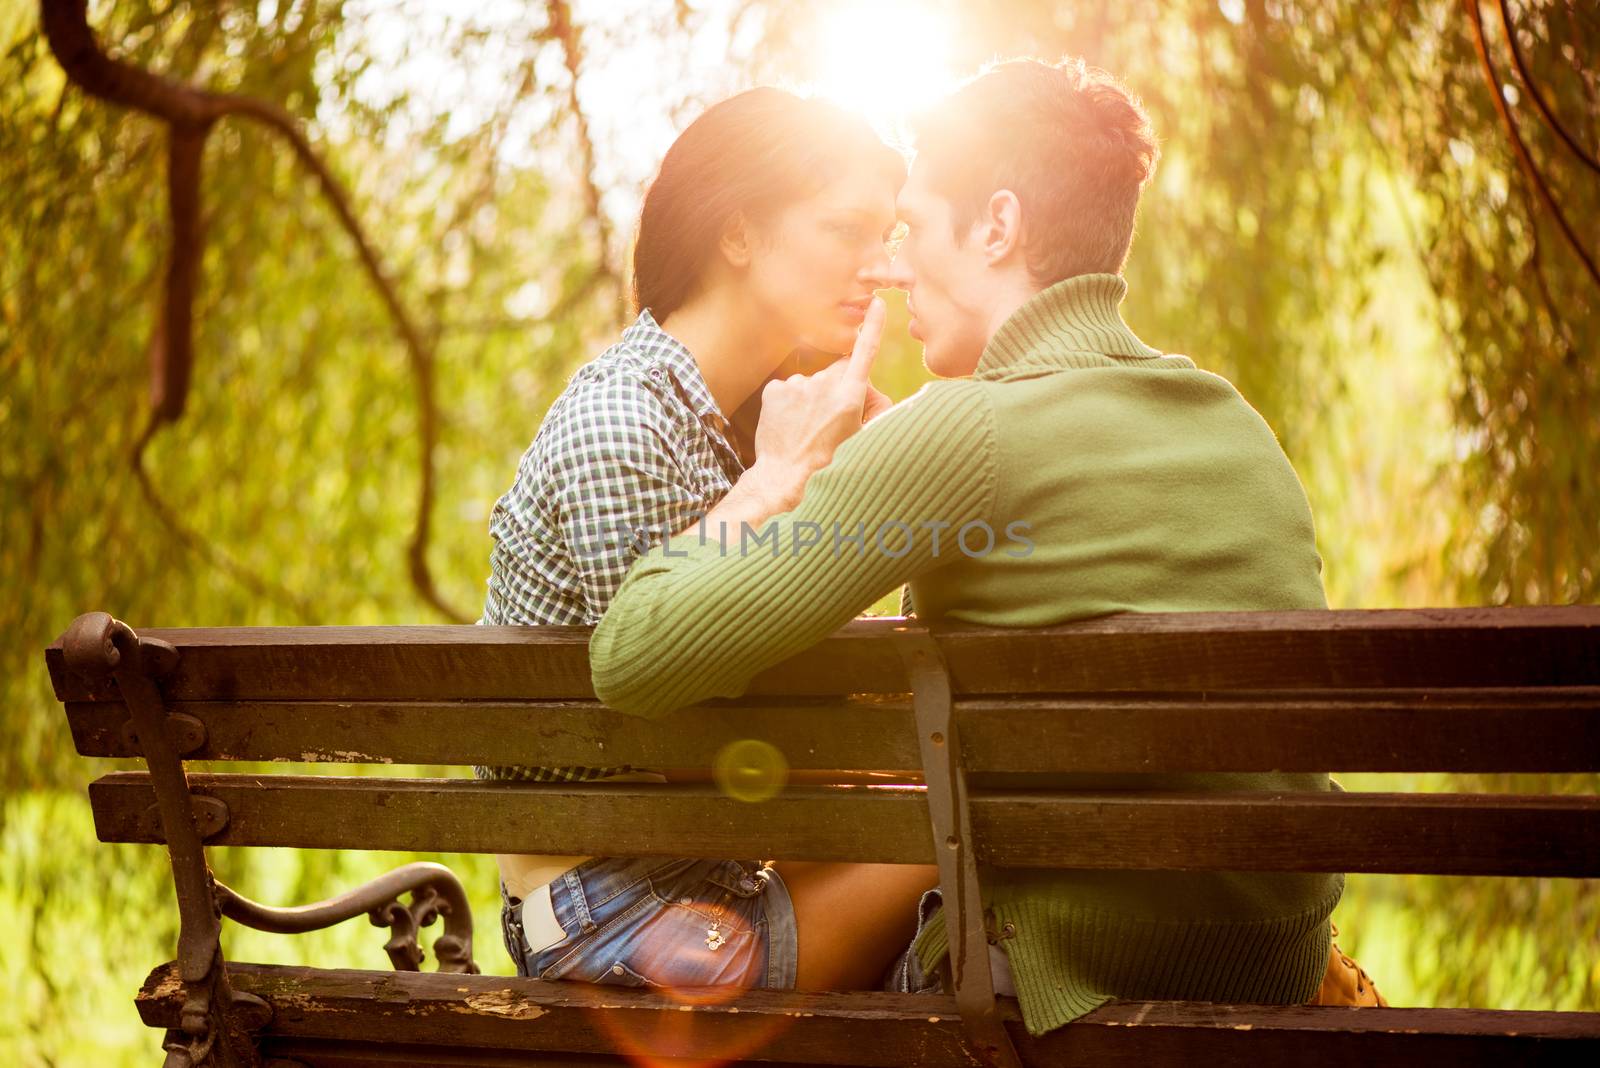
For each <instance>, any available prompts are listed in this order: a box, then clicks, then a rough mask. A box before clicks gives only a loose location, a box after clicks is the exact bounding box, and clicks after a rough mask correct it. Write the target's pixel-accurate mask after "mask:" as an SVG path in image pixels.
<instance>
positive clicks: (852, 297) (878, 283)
mask: <svg viewBox="0 0 1600 1068" xmlns="http://www.w3.org/2000/svg"><path fill="white" fill-rule="evenodd" d="M898 192H899V183H898V182H897V181H894V180H892V179H891V178H890V177H889V176H888V175H887V174H885V173H883V170H882V168H872V167H868V166H866V165H861V166H858V167H856V168H855V169H854V170H852V171H848V172H845V173H843V174H841V175H840V176H839V177H837V178H835V179H833V180H832V181H830V182H829V183H828V184H827V185H826V186H824V187H823V188H822V190H821V191H820V192H818V193H817V194H816V195H814V196H812V197H809V198H808V199H806V200H802V201H798V202H796V203H794V204H791V205H789V206H788V207H786V208H784V209H782V210H781V211H779V212H778V213H777V214H776V215H775V216H773V217H772V218H771V219H768V220H766V221H765V223H764V224H763V225H758V226H756V227H754V228H753V231H752V234H751V238H752V249H751V258H750V264H749V269H748V272H747V273H746V275H745V283H746V285H747V287H748V289H749V296H750V299H751V301H752V303H753V304H754V305H755V306H756V307H757V308H759V309H760V311H761V314H762V319H763V321H764V322H768V323H771V324H772V327H773V329H774V330H775V331H782V332H783V333H784V334H785V340H786V342H787V343H788V344H789V347H791V348H793V347H798V346H802V345H805V346H810V347H811V348H816V349H821V350H822V351H824V352H836V353H842V352H849V351H850V349H851V347H852V346H853V345H854V344H855V338H856V329H857V328H858V327H859V326H860V325H861V320H862V319H863V318H864V317H865V315H866V312H867V305H868V304H869V303H870V302H871V300H872V293H873V290H876V289H882V288H884V287H885V286H886V285H888V282H887V280H886V279H887V276H888V273H889V252H888V247H887V241H888V237H889V234H890V231H892V230H893V228H894V224H895V214H894V211H895V207H894V201H895V195H896V194H897V193H898Z"/></svg>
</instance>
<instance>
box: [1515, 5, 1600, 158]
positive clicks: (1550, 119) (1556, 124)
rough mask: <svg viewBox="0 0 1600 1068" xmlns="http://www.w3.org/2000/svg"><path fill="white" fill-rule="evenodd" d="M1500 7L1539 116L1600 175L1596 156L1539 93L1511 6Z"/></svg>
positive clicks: (1523, 76) (1517, 66)
mask: <svg viewBox="0 0 1600 1068" xmlns="http://www.w3.org/2000/svg"><path fill="white" fill-rule="evenodd" d="M1499 7H1500V25H1501V26H1503V27H1504V28H1505V33H1506V43H1507V44H1508V45H1510V46H1511V61H1512V63H1514V64H1515V65H1516V68H1517V75H1518V77H1520V78H1521V79H1522V84H1523V85H1525V86H1527V88H1528V95H1529V96H1531V97H1533V103H1534V106H1535V107H1537V108H1538V109H1539V114H1540V115H1543V116H1544V121H1545V124H1546V125H1548V126H1549V127H1550V129H1552V130H1554V131H1555V134H1556V136H1557V137H1559V138H1561V140H1562V141H1564V142H1565V143H1566V146H1567V147H1568V148H1570V149H1572V154H1573V155H1575V156H1577V157H1578V159H1580V160H1582V161H1583V164H1584V166H1586V167H1588V168H1589V169H1590V170H1592V171H1594V172H1595V173H1596V174H1600V160H1597V159H1595V157H1594V155H1593V154H1592V153H1590V152H1589V150H1588V149H1586V148H1584V147H1583V146H1582V145H1580V144H1579V143H1578V139H1577V138H1575V137H1573V136H1572V134H1571V133H1570V132H1568V130H1567V128H1566V127H1565V126H1564V125H1562V123H1561V120H1560V119H1559V118H1557V117H1556V113H1555V109H1554V108H1552V107H1551V106H1550V104H1549V102H1548V101H1547V100H1545V98H1544V94H1543V93H1541V92H1540V91H1539V86H1538V84H1537V83H1536V82H1535V81H1534V80H1533V74H1532V73H1531V72H1530V71H1529V70H1528V63H1527V60H1526V59H1524V57H1523V55H1522V46H1521V45H1520V44H1518V43H1517V29H1516V27H1515V26H1513V25H1512V24H1511V8H1510V6H1509V5H1508V4H1507V3H1506V0H1499Z"/></svg>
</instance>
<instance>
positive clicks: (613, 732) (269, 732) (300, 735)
mask: <svg viewBox="0 0 1600 1068" xmlns="http://www.w3.org/2000/svg"><path fill="white" fill-rule="evenodd" d="M170 709H171V711H172V712H174V713H178V714H182V715H188V716H193V717H195V718H196V719H198V720H200V722H202V723H204V724H205V725H206V744H205V746H204V747H203V748H202V749H200V750H198V751H196V752H194V753H191V754H189V756H188V758H187V759H189V760H200V761H205V760H287V761H302V762H321V761H331V762H338V763H358V764H446V765H471V764H531V765H538V766H544V767H560V766H564V765H569V764H577V765H583V766H591V767H593V766H601V767H603V766H615V765H619V764H631V765H634V766H636V767H655V768H708V767H711V766H712V762H713V760H714V759H715V758H716V755H717V753H718V752H720V751H721V749H722V747H723V746H725V745H727V744H728V743H730V742H734V741H738V740H741V739H746V738H760V739H761V740H763V741H765V742H768V743H769V744H771V745H774V746H776V747H777V748H778V750H779V751H780V752H781V753H782V754H783V756H784V758H785V759H786V760H787V762H788V765H789V766H790V767H791V768H795V769H818V770H836V769H848V768H872V769H888V768H898V769H908V768H917V767H920V765H921V756H920V754H919V753H918V752H917V739H916V733H915V726H914V723H913V721H912V716H911V706H910V702H909V701H908V700H907V699H906V698H904V697H901V696H876V697H874V696H862V697H853V698H852V697H834V698H826V699H820V700H817V701H814V702H810V703H805V702H799V701H794V702H784V703H782V704H769V705H756V706H753V705H750V704H748V703H745V704H740V705H734V704H720V703H719V704H712V705H706V706H702V707H700V708H697V709H696V710H695V711H694V712H693V713H690V714H688V715H685V716H680V717H674V718H672V719H669V720H665V721H660V722H657V721H651V720H645V719H640V718H639V717H637V716H628V715H623V714H622V713H620V712H613V711H612V710H611V709H608V708H606V707H605V706H604V705H601V704H597V703H595V702H593V701H588V702H580V701H543V702H534V701H523V702H505V701H411V702H399V701H239V702H216V701H175V702H173V703H172V704H171V706H170ZM67 717H68V720H69V721H70V722H71V725H72V735H73V741H74V742H75V743H76V745H77V747H78V752H79V753H81V754H83V755H84V756H103V757H128V756H137V754H136V753H135V752H133V750H132V749H131V748H130V747H129V746H128V744H127V742H126V741H125V740H124V739H123V736H122V725H123V723H124V722H126V720H127V709H126V706H124V705H122V704H121V703H113V702H74V703H71V704H69V705H68V706H67Z"/></svg>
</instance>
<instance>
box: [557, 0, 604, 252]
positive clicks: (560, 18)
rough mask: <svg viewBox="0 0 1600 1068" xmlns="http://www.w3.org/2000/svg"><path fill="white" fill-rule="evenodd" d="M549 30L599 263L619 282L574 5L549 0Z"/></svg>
mask: <svg viewBox="0 0 1600 1068" xmlns="http://www.w3.org/2000/svg"><path fill="white" fill-rule="evenodd" d="M545 10H546V13H547V17H548V21H549V33H550V34H551V36H553V37H555V39H556V40H558V41H560V42H561V60H562V62H563V64H565V66H566V68H567V107H568V108H569V109H571V111H572V117H573V122H574V124H575V125H576V127H577V131H578V152H579V155H580V157H581V162H582V168H581V169H582V171H583V199H584V208H585V209H586V211H587V212H588V215H589V218H590V219H591V220H593V222H594V225H595V231H596V233H597V234H598V238H599V244H600V250H599V260H598V262H599V264H600V270H601V272H602V274H603V275H604V276H605V277H607V278H609V279H611V280H612V281H616V280H617V279H618V274H617V271H616V269H615V268H614V267H613V266H612V264H611V223H610V220H608V219H607V218H606V213H605V210H604V209H603V208H602V206H601V204H600V185H599V183H598V182H597V181H596V180H595V150H594V136H593V134H592V133H591V132H590V129H589V116H588V115H587V113H585V112H584V110H583V106H582V104H581V103H580V102H579V100H578V75H579V73H580V72H581V71H582V68H583V42H582V40H581V38H580V37H579V31H578V27H577V26H576V25H575V24H574V23H573V21H572V6H571V5H570V4H569V3H568V2H567V0H548V3H547V4H546V5H545Z"/></svg>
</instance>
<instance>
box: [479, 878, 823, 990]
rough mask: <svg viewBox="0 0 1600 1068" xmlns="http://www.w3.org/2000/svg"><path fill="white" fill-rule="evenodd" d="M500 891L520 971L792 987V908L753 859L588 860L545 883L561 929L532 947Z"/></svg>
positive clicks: (589, 979) (517, 909) (626, 980)
mask: <svg viewBox="0 0 1600 1068" xmlns="http://www.w3.org/2000/svg"><path fill="white" fill-rule="evenodd" d="M500 893H501V897H502V899H503V901H504V903H505V907H504V908H503V909H502V911H501V926H502V929H503V934H504V936H505V942H506V950H507V951H508V952H509V953H510V954H511V959H512V960H513V961H515V962H516V965H517V974H518V975H524V976H535V977H537V978H540V979H572V980H576V981H579V982H586V983H606V984H611V985H616V986H662V987H693V986H735V987H747V988H748V987H764V988H767V989H771V990H790V989H793V988H794V982H795V965H796V962H797V960H798V953H797V950H796V933H795V920H794V906H793V905H792V904H791V903H790V901H789V890H788V888H787V887H786V886H784V883H783V878H782V877H781V876H780V875H779V874H778V873H777V872H776V871H774V870H773V869H772V868H768V867H763V866H762V865H761V864H759V863H757V862H754V861H738V860H674V859H671V858H660V857H655V858H644V859H622V858H614V857H593V858H591V859H589V860H586V861H584V862H583V863H582V864H579V865H578V866H577V867H576V868H573V869H571V870H569V871H567V872H566V873H564V874H562V875H560V876H558V877H557V878H556V880H555V881H554V882H552V883H551V884H550V905H551V907H552V908H553V909H554V911H555V918H556V920H557V922H558V923H559V924H560V926H561V931H562V933H563V934H564V935H565V937H564V938H562V939H561V940H560V941H558V942H556V943H555V944H554V945H551V946H547V947H545V948H542V949H537V950H532V949H529V947H528V941H527V937H526V935H525V934H524V930H523V924H522V901H521V900H520V899H518V898H513V897H507V896H506V893H505V889H504V887H502V888H501V891H500Z"/></svg>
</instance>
